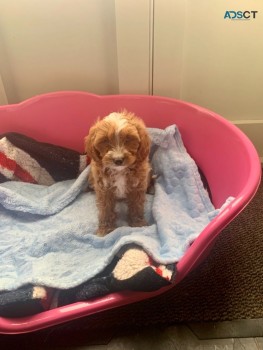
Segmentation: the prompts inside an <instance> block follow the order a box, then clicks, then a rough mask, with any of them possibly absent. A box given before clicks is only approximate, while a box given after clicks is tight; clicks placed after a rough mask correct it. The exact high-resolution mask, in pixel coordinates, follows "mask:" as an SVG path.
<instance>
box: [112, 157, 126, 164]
mask: <svg viewBox="0 0 263 350" xmlns="http://www.w3.org/2000/svg"><path fill="white" fill-rule="evenodd" d="M113 162H114V164H115V165H117V166H120V165H122V164H123V162H124V157H118V158H114V159H113Z"/></svg>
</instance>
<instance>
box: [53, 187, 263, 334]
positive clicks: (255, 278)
mask: <svg viewBox="0 0 263 350" xmlns="http://www.w3.org/2000/svg"><path fill="white" fill-rule="evenodd" d="M262 237H263V184H262V183H261V186H260V188H259V190H258V192H257V194H256V196H255V197H254V199H253V200H252V201H251V203H250V204H249V205H248V206H247V207H246V208H245V209H244V210H243V212H242V213H240V214H239V216H238V217H237V218H236V219H235V220H234V221H233V222H232V223H230V225H229V226H228V227H227V228H225V229H224V230H223V231H222V232H221V234H220V235H219V238H218V239H217V241H216V244H215V246H214V248H213V250H212V251H211V253H210V255H209V256H208V257H207V259H206V260H205V261H204V262H203V263H202V264H201V265H200V266H199V267H198V268H196V269H195V270H194V271H192V272H191V273H190V274H189V275H188V276H187V277H186V278H185V279H184V280H183V281H182V282H181V283H179V284H178V285H177V286H175V287H174V288H173V289H171V290H169V291H168V292H166V293H164V294H162V295H160V296H158V297H156V298H153V299H149V300H146V301H143V302H139V303H136V304H131V305H128V306H125V307H121V308H118V309H114V310H110V311H106V312H102V313H100V314H97V315H93V316H90V317H87V318H82V319H80V320H78V321H74V322H71V323H69V324H67V325H63V326H60V327H62V328H64V327H65V328H69V329H70V328H83V327H84V328H86V329H98V328H100V329H105V328H116V327H118V328H129V327H143V326H149V325H156V324H163V325H167V324H172V323H175V322H194V321H198V322H202V321H225V320H235V319H250V318H262V317H263V303H262V295H263V268H262V266H263V254H262V252H263V239H262Z"/></svg>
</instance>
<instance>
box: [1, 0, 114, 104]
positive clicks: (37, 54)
mask: <svg viewBox="0 0 263 350" xmlns="http://www.w3.org/2000/svg"><path fill="white" fill-rule="evenodd" d="M0 26H1V31H0V50H1V58H0V59H1V62H0V73H1V76H2V81H3V84H4V87H5V91H6V95H7V98H8V101H9V103H12V102H17V101H21V100H23V99H26V98H28V97H30V96H32V95H35V94H39V93H43V92H49V91H55V90H63V89H70V90H88V91H91V92H94V93H101V94H104V93H117V92H118V76H117V47H116V45H117V43H116V23H115V7H114V0H106V1H105V0H88V1H86V0H74V1H73V0H45V1H42V0H21V1H17V0H8V1H1V2H0Z"/></svg>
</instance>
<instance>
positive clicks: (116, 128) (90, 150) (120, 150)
mask: <svg viewBox="0 0 263 350" xmlns="http://www.w3.org/2000/svg"><path fill="white" fill-rule="evenodd" d="M85 148H86V152H87V154H88V155H89V156H90V158H91V170H90V175H89V183H90V185H91V186H92V187H93V189H94V190H95V193H96V202H97V207H98V211H99V227H98V230H97V235H99V236H104V235H106V234H107V233H109V232H111V231H112V230H114V229H115V228H116V212H115V205H116V201H118V200H125V201H126V203H127V206H128V222H129V225H130V226H145V225H147V223H146V221H145V220H144V204H145V195H146V190H147V186H148V183H149V179H150V170H151V168H150V164H149V150H150V138H149V135H148V133H147V130H146V128H145V125H144V123H143V121H142V120H141V119H139V118H138V117H136V116H135V115H134V114H133V113H128V112H126V111H123V112H121V113H111V114H110V115H108V116H106V117H105V118H103V119H102V120H100V121H98V122H97V123H96V124H95V125H93V126H92V127H91V129H90V132H89V134H88V136H87V137H86V138H85Z"/></svg>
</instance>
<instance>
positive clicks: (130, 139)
mask: <svg viewBox="0 0 263 350" xmlns="http://www.w3.org/2000/svg"><path fill="white" fill-rule="evenodd" d="M124 143H125V146H126V147H128V148H130V149H132V150H135V151H136V150H137V149H138V147H139V144H140V141H139V140H138V138H137V137H135V136H131V135H127V136H126V137H125V140H124Z"/></svg>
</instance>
